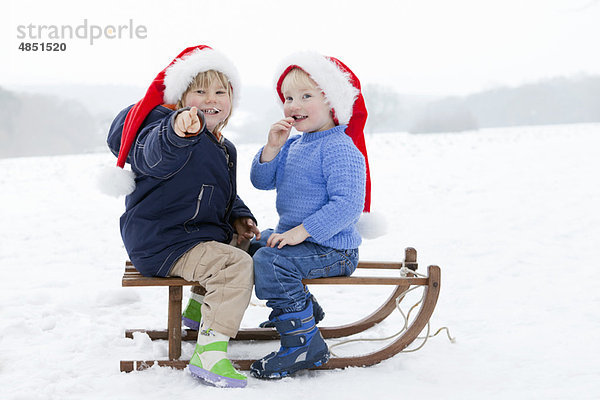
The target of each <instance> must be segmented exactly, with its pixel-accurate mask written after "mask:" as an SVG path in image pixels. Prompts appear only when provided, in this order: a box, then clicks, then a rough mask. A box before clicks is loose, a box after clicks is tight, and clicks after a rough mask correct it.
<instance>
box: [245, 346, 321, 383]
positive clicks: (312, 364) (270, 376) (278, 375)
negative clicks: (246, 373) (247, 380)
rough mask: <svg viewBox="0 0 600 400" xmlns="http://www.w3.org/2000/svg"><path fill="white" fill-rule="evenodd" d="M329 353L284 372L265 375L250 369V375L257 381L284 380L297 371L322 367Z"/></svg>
mask: <svg viewBox="0 0 600 400" xmlns="http://www.w3.org/2000/svg"><path fill="white" fill-rule="evenodd" d="M329 357H330V355H329V352H327V353H325V355H323V356H322V357H321V358H319V359H318V360H317V361H304V362H301V363H297V364H294V365H293V366H292V368H289V369H288V370H286V371H281V372H271V373H268V374H267V373H265V372H264V371H259V370H257V369H253V368H251V369H250V373H251V374H252V375H253V376H254V377H255V378H259V379H281V378H285V377H286V376H290V375H292V374H294V373H296V372H298V371H301V370H303V369H310V368H312V367H320V366H321V365H324V364H326V363H327V361H329Z"/></svg>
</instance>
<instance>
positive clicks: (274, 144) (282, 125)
mask: <svg viewBox="0 0 600 400" xmlns="http://www.w3.org/2000/svg"><path fill="white" fill-rule="evenodd" d="M293 125H294V118H292V117H287V118H284V119H282V120H281V121H278V122H275V123H274V124H273V125H271V129H270V130H269V138H268V139H267V144H266V145H265V147H264V148H263V151H262V154H261V156H260V161H261V162H269V161H271V160H272V159H274V158H275V157H276V156H277V154H279V150H281V148H282V147H283V145H284V144H285V141H286V140H287V139H288V137H289V136H290V131H291V130H292V126H293Z"/></svg>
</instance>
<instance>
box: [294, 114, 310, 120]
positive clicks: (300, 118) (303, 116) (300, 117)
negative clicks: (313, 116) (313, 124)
mask: <svg viewBox="0 0 600 400" xmlns="http://www.w3.org/2000/svg"><path fill="white" fill-rule="evenodd" d="M292 118H294V120H296V121H302V120H304V119H306V118H308V116H307V115H292Z"/></svg>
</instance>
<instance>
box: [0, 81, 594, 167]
mask: <svg viewBox="0 0 600 400" xmlns="http://www.w3.org/2000/svg"><path fill="white" fill-rule="evenodd" d="M144 92H145V89H144V88H142V87H135V86H116V85H46V86H32V87H27V86H11V87H10V90H8V89H6V88H0V118H1V121H2V124H1V125H0V143H1V146H0V157H16V156H29V155H50V154H67V153H81V152H91V151H98V150H99V149H104V150H106V144H105V138H106V134H107V132H108V128H109V126H110V123H111V122H112V120H113V118H114V116H115V115H116V114H117V112H118V111H120V110H121V109H123V108H124V107H126V106H128V105H130V104H133V103H135V102H136V101H137V100H139V99H140V98H141V97H142V96H143V95H144ZM363 93H364V98H365V102H366V105H367V109H368V111H369V119H368V121H367V126H366V132H368V133H377V132H411V133H430V132H455V131H464V130H473V129H478V128H489V127H504V126H519V125H549V124H566V123H579V122H600V76H577V77H571V78H554V79H548V80H544V81H540V82H535V83H530V84H526V85H522V86H518V87H499V88H495V89H490V90H486V91H482V92H479V93H474V94H471V95H468V96H462V97H457V96H453V97H437V98H434V97H425V96H407V95H403V94H400V93H397V92H395V91H393V90H391V89H389V88H387V87H384V86H381V85H369V84H366V85H365V86H364V88H363ZM280 118H282V108H281V106H280V105H279V104H278V100H277V99H276V96H275V93H274V91H273V90H272V89H271V88H266V87H243V88H242V92H241V101H240V105H239V107H237V108H236V109H234V112H233V115H232V118H231V120H230V124H229V126H228V127H227V128H226V131H225V134H226V136H228V137H230V138H231V139H233V140H234V142H236V143H258V142H263V141H265V140H266V136H267V132H268V130H269V127H270V126H271V124H273V123H274V122H275V121H277V120H279V119H280Z"/></svg>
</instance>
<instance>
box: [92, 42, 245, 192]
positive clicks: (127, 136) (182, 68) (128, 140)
mask: <svg viewBox="0 0 600 400" xmlns="http://www.w3.org/2000/svg"><path fill="white" fill-rule="evenodd" d="M208 70H215V71H219V72H222V73H223V74H224V75H225V76H226V77H227V79H228V80H229V83H230V84H231V87H232V91H234V92H235V95H234V96H233V103H234V105H236V104H237V101H238V98H239V93H238V92H239V90H240V79H239V74H238V71H237V69H236V67H235V65H234V64H233V63H232V62H231V61H230V60H229V59H228V58H227V57H226V56H225V55H223V54H222V53H220V52H218V51H216V50H214V49H212V48H211V47H209V46H205V45H199V46H193V47H188V48H187V49H185V50H183V51H182V52H181V53H179V55H178V56H177V57H176V58H175V59H174V60H173V61H171V63H170V64H169V65H168V66H167V67H166V68H165V69H163V70H162V71H161V72H159V73H158V75H156V78H154V80H153V81H152V83H151V84H150V87H149V88H148V90H147V91H146V94H145V96H144V97H143V98H142V99H141V100H140V101H138V102H137V103H136V104H135V105H134V106H133V107H132V108H131V109H130V110H129V112H128V113H127V117H126V118H125V123H124V125H123V133H122V135H121V146H120V149H119V155H118V157H117V167H118V168H116V169H115V168H111V169H110V170H107V171H105V172H104V173H103V174H102V175H101V176H100V181H101V182H100V186H101V189H102V190H103V191H104V192H105V193H107V194H111V195H114V196H120V195H123V194H130V193H131V192H133V190H134V189H135V174H134V173H133V172H131V171H128V170H124V169H123V168H124V166H125V162H126V161H127V156H128V155H129V150H131V146H132V145H133V143H134V142H135V138H136V137H137V134H138V131H139V129H140V126H141V125H142V123H143V122H144V120H145V119H146V117H147V116H148V114H149V113H150V111H152V109H153V108H154V107H156V106H159V105H161V104H176V103H177V102H178V101H179V100H180V99H181V96H182V95H183V94H184V93H185V91H186V90H187V88H188V87H189V85H190V83H192V81H193V80H194V78H195V77H196V76H197V75H198V74H199V73H201V72H206V71H208Z"/></svg>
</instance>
